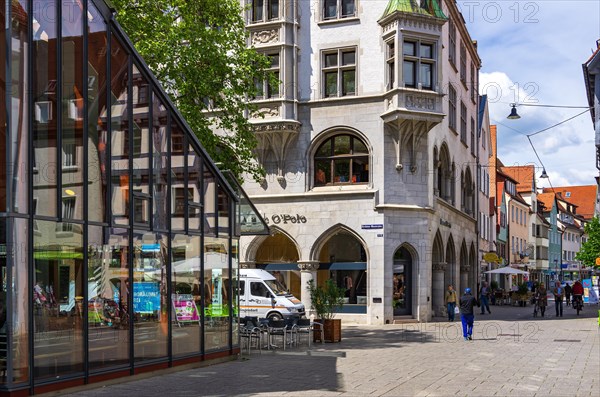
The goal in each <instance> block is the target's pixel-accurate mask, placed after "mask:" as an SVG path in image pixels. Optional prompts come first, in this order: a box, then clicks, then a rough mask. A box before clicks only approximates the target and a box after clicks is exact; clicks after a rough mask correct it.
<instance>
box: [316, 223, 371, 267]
mask: <svg viewBox="0 0 600 397" xmlns="http://www.w3.org/2000/svg"><path fill="white" fill-rule="evenodd" d="M341 232H343V233H348V234H350V235H351V236H352V237H353V238H355V239H356V240H357V241H358V242H359V243H360V244H361V245H362V249H363V250H364V252H365V255H366V260H365V261H368V258H369V252H368V250H367V244H366V242H365V241H364V240H363V239H362V237H361V236H360V235H359V234H358V233H356V232H355V231H354V230H352V229H351V228H349V227H348V226H346V225H344V224H341V223H338V224H336V225H333V226H331V227H330V228H329V229H327V230H325V231H324V232H323V233H321V235H320V236H319V237H318V238H317V239H316V240H315V242H314V244H313V246H312V248H311V250H310V260H311V261H319V256H320V254H321V250H322V249H323V247H324V246H325V244H327V242H328V241H329V240H330V239H331V238H332V237H334V236H335V235H337V234H339V233H341Z"/></svg>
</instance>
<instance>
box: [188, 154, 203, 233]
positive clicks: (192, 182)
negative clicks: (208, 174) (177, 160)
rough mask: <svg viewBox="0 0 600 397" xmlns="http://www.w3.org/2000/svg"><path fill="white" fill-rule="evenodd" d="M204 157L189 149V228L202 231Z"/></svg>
mask: <svg viewBox="0 0 600 397" xmlns="http://www.w3.org/2000/svg"><path fill="white" fill-rule="evenodd" d="M201 195H202V157H200V156H199V155H198V154H197V153H196V151H195V150H194V147H193V146H192V145H190V147H189V149H188V227H189V228H190V230H196V231H200V228H201V226H202V207H201V205H202V198H201Z"/></svg>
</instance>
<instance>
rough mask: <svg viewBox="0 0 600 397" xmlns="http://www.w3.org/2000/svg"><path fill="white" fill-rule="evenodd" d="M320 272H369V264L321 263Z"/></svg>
mask: <svg viewBox="0 0 600 397" xmlns="http://www.w3.org/2000/svg"><path fill="white" fill-rule="evenodd" d="M319 270H367V262H333V263H321V265H320V266H319Z"/></svg>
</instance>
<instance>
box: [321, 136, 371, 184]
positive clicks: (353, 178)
mask: <svg viewBox="0 0 600 397" xmlns="http://www.w3.org/2000/svg"><path fill="white" fill-rule="evenodd" d="M314 161H315V163H314V164H315V167H314V170H315V175H314V181H315V186H324V185H346V184H357V183H367V182H369V151H368V149H367V146H366V145H365V144H364V143H363V142H362V141H361V140H360V139H358V138H357V137H355V136H352V135H348V134H340V135H335V136H333V137H331V138H328V139H327V140H325V142H323V143H322V144H321V146H319V148H318V149H317V151H316V152H315V160H314Z"/></svg>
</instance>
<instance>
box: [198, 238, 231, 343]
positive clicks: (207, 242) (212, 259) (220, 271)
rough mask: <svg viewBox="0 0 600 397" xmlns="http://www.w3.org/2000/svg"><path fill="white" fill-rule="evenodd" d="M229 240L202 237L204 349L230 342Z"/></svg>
mask: <svg viewBox="0 0 600 397" xmlns="http://www.w3.org/2000/svg"><path fill="white" fill-rule="evenodd" d="M228 248H229V244H228V242H227V239H225V238H211V237H205V239H204V300H205V311H204V314H205V316H206V317H205V322H204V324H205V337H206V339H205V347H206V350H207V351H208V350H216V349H223V348H226V347H228V346H229V328H230V322H229V291H230V285H229V283H230V278H229V270H228V268H229V255H228V252H229V249H228Z"/></svg>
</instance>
